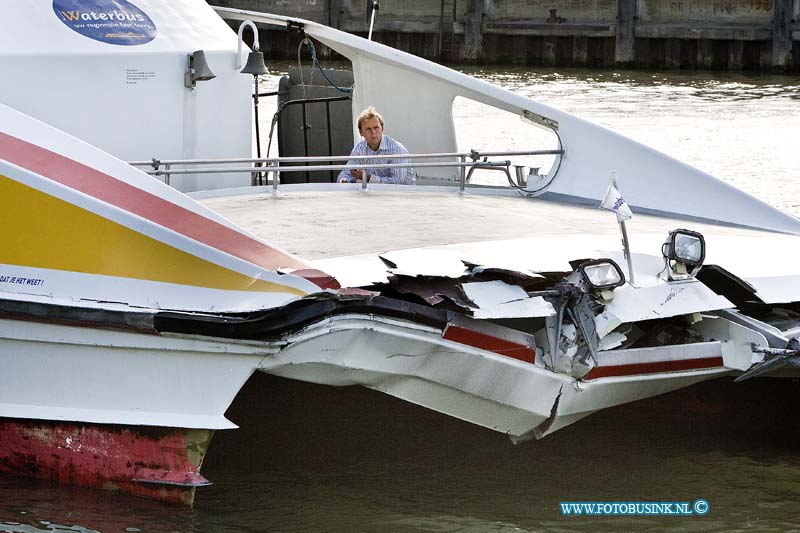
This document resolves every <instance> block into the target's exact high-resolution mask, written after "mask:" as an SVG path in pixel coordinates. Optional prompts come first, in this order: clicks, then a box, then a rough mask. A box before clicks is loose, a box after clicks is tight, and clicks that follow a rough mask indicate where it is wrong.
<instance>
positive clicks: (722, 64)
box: [216, 0, 800, 72]
mask: <svg viewBox="0 0 800 533" xmlns="http://www.w3.org/2000/svg"><path fill="white" fill-rule="evenodd" d="M216 4H218V5H222V6H226V7H235V8H241V9H251V10H254V11H266V12H270V13H276V14H281V15H291V16H298V17H302V18H305V19H308V20H313V21H315V22H321V23H324V24H328V25H330V26H333V27H336V28H339V29H341V30H344V31H348V32H351V33H356V34H361V35H365V34H366V33H367V30H368V22H367V20H366V16H365V13H366V0H293V1H291V2H290V1H288V0H217V1H216ZM277 33H279V32H275V31H272V32H271V33H270V34H269V35H268V36H265V39H264V41H263V42H264V43H268V44H267V46H265V48H266V51H267V52H269V53H271V54H272V55H273V56H282V55H286V56H288V57H292V56H293V55H294V54H296V46H297V44H296V43H295V42H294V40H293V39H292V38H291V37H288V36H286V35H283V36H279V35H275V34H277ZM374 38H375V40H377V41H379V42H383V43H385V44H388V45H390V46H394V47H396V48H400V49H403V50H406V51H409V52H412V53H414V54H417V55H420V56H423V57H426V58H428V59H433V60H436V61H446V62H454V63H462V62H466V63H508V64H519V65H531V66H538V65H543V66H544V65H548V66H599V67H603V66H615V65H618V66H631V67H637V68H690V69H693V68H697V69H730V70H777V71H784V72H800V0H403V1H402V2H401V1H399V0H383V1H382V2H381V4H380V10H379V12H378V16H377V20H376V26H375V35H374Z"/></svg>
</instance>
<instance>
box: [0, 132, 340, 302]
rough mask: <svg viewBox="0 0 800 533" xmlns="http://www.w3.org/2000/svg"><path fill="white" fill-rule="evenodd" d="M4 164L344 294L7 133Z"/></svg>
mask: <svg viewBox="0 0 800 533" xmlns="http://www.w3.org/2000/svg"><path fill="white" fill-rule="evenodd" d="M0 158H2V159H5V160H6V161H8V162H10V163H13V164H15V165H18V166H20V167H23V168H26V169H28V170H30V171H31V172H35V173H36V174H39V175H40V176H44V177H46V178H48V179H51V180H53V181H55V182H57V183H60V184H62V185H66V186H67V187H70V188H72V189H75V190H77V191H80V192H83V193H85V194H88V195H89V196H92V197H94V198H97V199H98V200H102V201H103V202H106V203H109V204H111V205H114V206H116V207H119V208H120V209H123V210H125V211H128V212H130V213H133V214H135V215H139V216H140V217H142V218H145V219H147V220H151V221H153V222H155V223H156V224H159V225H161V226H164V227H165V228H169V229H171V230H173V231H175V232H177V233H180V234H181V235H185V236H186V237H189V238H190V239H194V240H196V241H198V242H201V243H204V244H207V245H209V246H211V247H213V248H217V249H218V250H222V251H223V252H226V253H229V254H231V255H233V256H235V257H238V258H240V259H244V260H245V261H249V262H251V263H253V264H256V265H259V266H261V267H264V268H267V269H270V270H278V269H281V268H293V269H300V270H302V272H301V273H300V274H299V275H300V276H302V277H305V278H306V279H308V280H309V281H311V282H312V283H315V284H317V285H319V286H320V288H323V289H326V288H333V289H338V288H339V284H338V282H337V281H336V280H335V279H334V278H332V277H331V276H330V275H328V274H325V273H324V272H321V271H319V270H315V269H312V268H309V266H308V265H307V264H306V263H304V262H302V261H299V260H297V259H295V258H293V257H292V256H290V255H289V254H287V253H284V252H282V251H280V250H276V249H274V248H270V247H269V246H267V245H265V244H264V243H262V242H260V241H257V240H255V239H252V238H251V237H248V236H247V235H244V234H242V233H239V232H238V231H236V230H233V229H231V228H229V227H228V226H225V225H224V224H220V223H219V222H216V221H214V220H210V219H207V218H206V217H204V216H202V215H198V214H197V213H195V212H193V211H190V210H188V209H186V208H184V207H181V206H178V205H175V204H173V203H172V202H169V201H167V200H164V199H163V198H159V197H158V196H156V195H154V194H151V193H149V192H147V191H143V190H142V189H139V188H137V187H134V186H132V185H129V184H127V183H125V182H123V181H120V180H118V179H116V178H113V177H111V176H109V175H108V174H104V173H103V172H100V171H99V170H96V169H94V168H92V167H89V166H86V165H84V164H82V163H78V162H77V161H74V160H72V159H69V158H67V157H64V156H62V155H61V154H57V153H55V152H51V151H50V150H47V149H45V148H42V147H40V146H36V145H35V144H31V143H29V142H27V141H23V140H22V139H18V138H16V137H12V136H11V135H8V134H6V133H2V132H0Z"/></svg>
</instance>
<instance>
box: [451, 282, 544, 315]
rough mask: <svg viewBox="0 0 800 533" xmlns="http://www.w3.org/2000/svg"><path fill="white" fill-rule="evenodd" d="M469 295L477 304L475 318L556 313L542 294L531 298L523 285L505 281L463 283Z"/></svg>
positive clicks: (474, 312)
mask: <svg viewBox="0 0 800 533" xmlns="http://www.w3.org/2000/svg"><path fill="white" fill-rule="evenodd" d="M462 287H463V288H464V292H465V293H466V295H467V297H468V298H469V299H470V300H472V302H473V303H474V304H475V307H474V311H473V316H474V317H475V318H527V317H546V316H552V315H554V314H555V310H554V309H553V306H552V305H551V304H550V302H547V301H545V299H544V298H542V297H540V296H535V297H533V298H531V297H530V296H528V293H527V292H525V290H524V289H522V287H519V286H517V285H509V284H508V283H505V282H503V281H482V282H475V283H464V284H462Z"/></svg>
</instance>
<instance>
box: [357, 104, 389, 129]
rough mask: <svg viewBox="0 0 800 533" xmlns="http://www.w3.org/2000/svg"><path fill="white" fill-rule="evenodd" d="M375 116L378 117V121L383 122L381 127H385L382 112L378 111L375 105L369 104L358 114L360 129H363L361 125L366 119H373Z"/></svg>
mask: <svg viewBox="0 0 800 533" xmlns="http://www.w3.org/2000/svg"><path fill="white" fill-rule="evenodd" d="M373 118H377V119H378V122H380V123H381V128H382V127H383V117H382V116H381V114H380V113H378V112H377V111H376V110H375V108H374V107H372V106H369V107H368V108H366V109H365V110H364V111H362V112H361V114H360V115H358V131H361V125H362V124H364V121H365V120H371V119H373Z"/></svg>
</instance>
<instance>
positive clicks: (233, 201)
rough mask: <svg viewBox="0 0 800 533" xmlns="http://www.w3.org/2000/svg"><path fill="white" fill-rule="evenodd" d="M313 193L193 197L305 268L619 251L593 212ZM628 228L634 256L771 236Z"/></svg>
mask: <svg viewBox="0 0 800 533" xmlns="http://www.w3.org/2000/svg"><path fill="white" fill-rule="evenodd" d="M313 187H314V188H313V189H309V188H306V189H303V188H300V187H295V188H290V187H282V188H281V190H280V191H279V192H277V193H276V194H273V193H272V189H266V188H263V187H261V188H258V189H255V188H254V189H253V192H249V190H241V191H238V193H237V194H235V195H230V194H229V193H228V194H227V195H222V194H225V193H223V192H220V193H217V194H220V195H217V196H206V195H205V194H202V195H195V196H196V197H197V198H198V200H200V201H201V202H202V203H203V204H205V205H206V206H208V207H209V208H211V209H213V210H214V211H216V212H218V213H219V214H221V215H222V216H224V217H226V218H228V219H229V220H231V221H232V222H234V223H235V224H237V225H239V226H241V227H242V228H244V229H246V230H247V231H249V232H251V233H253V234H255V235H256V236H258V237H260V238H262V239H264V240H266V241H268V242H271V243H273V244H275V245H277V246H279V247H281V248H283V249H284V250H287V251H289V252H292V253H294V254H297V255H299V256H301V257H304V258H307V259H311V260H315V259H327V258H332V257H340V256H350V255H359V254H367V253H375V252H385V251H389V250H400V249H407V248H418V247H428V246H441V245H452V244H458V243H471V242H481V241H498V240H507V239H520V238H531V237H537V238H555V237H558V238H566V239H570V237H571V236H574V237H587V238H591V239H592V240H593V242H594V244H596V245H603V246H605V245H606V243H609V244H611V245H613V246H614V247H619V235H620V231H619V226H618V225H617V223H616V219H615V217H614V215H613V214H612V213H610V212H608V211H604V210H601V209H599V208H592V207H585V206H574V205H563V204H558V203H554V202H549V201H543V200H537V199H530V198H522V197H520V196H519V195H516V194H514V193H511V194H509V193H508V192H506V191H499V192H498V191H485V190H484V191H480V190H478V191H470V190H469V189H468V190H467V191H466V192H465V193H463V194H460V193H459V192H458V191H457V190H452V189H451V188H447V187H414V188H409V187H402V186H401V187H400V188H398V187H397V186H372V187H370V189H369V190H367V191H364V190H361V189H360V188H354V187H346V186H341V185H339V186H333V187H331V188H327V187H324V186H319V185H315V186H313ZM242 192H243V193H242ZM627 225H628V232H629V234H630V235H631V241H632V247H633V249H634V250H636V249H637V248H638V246H637V242H636V239H635V235H637V234H640V233H648V234H657V235H658V238H659V239H661V241H662V242H663V239H664V238H665V237H666V235H667V232H668V231H669V230H671V229H675V228H684V227H686V228H690V229H694V230H697V231H700V232H702V233H704V234H706V235H712V234H713V235H743V236H759V235H764V236H765V235H770V236H775V234H774V233H767V232H761V231H755V230H748V229H742V228H734V227H726V226H717V225H711V224H704V223H698V222H692V221H686V220H676V219H669V218H662V217H656V216H648V215H638V214H637V215H635V216H634V218H633V219H631V220H630V221H628V223H627ZM570 240H572V239H570ZM639 244H641V243H639ZM648 250H649V247H648ZM649 251H651V252H652V253H660V252H659V250H658V249H654V250H649Z"/></svg>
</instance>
